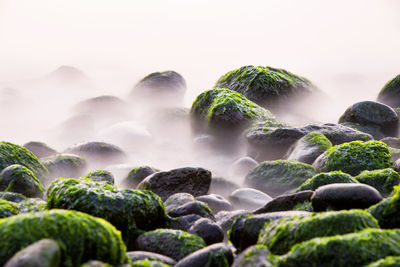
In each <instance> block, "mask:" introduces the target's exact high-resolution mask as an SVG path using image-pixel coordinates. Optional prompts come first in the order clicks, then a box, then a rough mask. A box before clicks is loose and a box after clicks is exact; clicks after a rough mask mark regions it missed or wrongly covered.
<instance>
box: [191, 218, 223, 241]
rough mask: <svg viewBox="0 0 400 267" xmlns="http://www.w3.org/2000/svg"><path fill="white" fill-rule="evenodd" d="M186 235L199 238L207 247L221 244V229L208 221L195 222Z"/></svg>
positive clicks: (203, 219) (204, 219)
mask: <svg viewBox="0 0 400 267" xmlns="http://www.w3.org/2000/svg"><path fill="white" fill-rule="evenodd" d="M188 233H190V234H194V235H197V236H200V237H201V238H203V239H204V241H205V242H206V244H207V245H211V244H215V243H219V242H222V241H223V240H224V232H223V230H222V228H221V227H220V226H219V225H218V224H216V223H215V222H213V221H212V220H210V219H206V218H202V219H199V220H197V221H196V222H195V223H194V224H193V225H192V226H191V227H190V228H189V230H188Z"/></svg>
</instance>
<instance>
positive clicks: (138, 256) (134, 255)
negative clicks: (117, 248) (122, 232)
mask: <svg viewBox="0 0 400 267" xmlns="http://www.w3.org/2000/svg"><path fill="white" fill-rule="evenodd" d="M126 255H127V256H128V258H129V259H130V260H131V261H132V262H135V261H138V260H152V261H154V260H155V261H160V262H163V263H165V264H169V265H172V266H173V265H175V264H176V261H175V260H174V259H172V258H170V257H167V256H164V255H161V254H158V253H154V252H149V251H130V252H127V253H126Z"/></svg>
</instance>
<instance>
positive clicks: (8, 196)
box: [0, 191, 27, 203]
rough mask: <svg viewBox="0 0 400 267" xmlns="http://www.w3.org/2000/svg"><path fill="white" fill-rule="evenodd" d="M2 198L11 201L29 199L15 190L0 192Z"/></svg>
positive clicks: (16, 201) (17, 201)
mask: <svg viewBox="0 0 400 267" xmlns="http://www.w3.org/2000/svg"><path fill="white" fill-rule="evenodd" d="M0 198H1V199H4V200H8V201H11V202H15V203H19V202H21V201H24V200H26V199H27V197H25V196H24V195H22V194H20V193H14V192H4V191H2V192H0Z"/></svg>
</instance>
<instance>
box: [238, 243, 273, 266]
mask: <svg viewBox="0 0 400 267" xmlns="http://www.w3.org/2000/svg"><path fill="white" fill-rule="evenodd" d="M270 255H271V253H270V252H269V250H268V248H267V247H265V246H263V245H254V246H250V247H248V248H247V249H246V250H244V251H243V252H242V253H240V254H239V255H238V256H237V257H236V258H235V261H234V262H233V265H232V267H250V266H257V267H273V266H274V265H273V264H272V263H271V261H270V260H269V257H270Z"/></svg>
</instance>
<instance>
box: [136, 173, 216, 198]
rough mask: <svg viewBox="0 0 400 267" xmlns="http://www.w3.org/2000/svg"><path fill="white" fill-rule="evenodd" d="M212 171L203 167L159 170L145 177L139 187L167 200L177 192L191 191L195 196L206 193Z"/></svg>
mask: <svg viewBox="0 0 400 267" xmlns="http://www.w3.org/2000/svg"><path fill="white" fill-rule="evenodd" d="M210 183H211V172H210V171H208V170H205V169H202V168H190V167H187V168H179V169H174V170H171V171H165V172H157V173H154V174H152V175H150V176H148V177H146V179H144V180H143V181H142V182H141V183H140V184H139V185H138V186H137V188H138V189H145V190H151V191H153V192H154V193H156V194H157V195H159V196H160V197H161V199H163V200H166V199H167V198H168V197H169V196H171V195H173V194H175V193H181V192H185V193H189V194H192V195H193V196H201V195H205V194H207V192H208V189H209V188H210Z"/></svg>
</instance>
